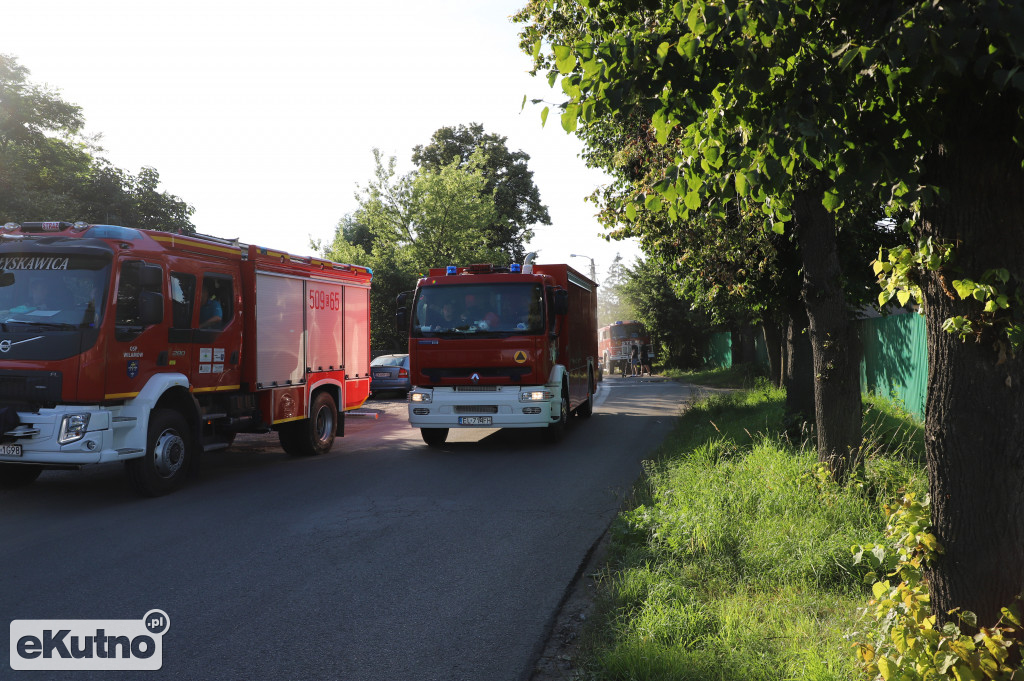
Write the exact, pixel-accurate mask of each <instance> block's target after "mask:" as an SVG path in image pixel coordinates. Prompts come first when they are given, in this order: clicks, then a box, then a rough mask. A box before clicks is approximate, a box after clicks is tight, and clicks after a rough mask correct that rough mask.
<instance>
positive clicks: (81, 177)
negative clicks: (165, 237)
mask: <svg viewBox="0 0 1024 681" xmlns="http://www.w3.org/2000/svg"><path fill="white" fill-rule="evenodd" d="M84 125H85V118H84V116H83V113H82V110H81V108H80V107H78V106H76V105H74V104H70V103H68V102H65V101H64V100H63V99H61V97H60V94H59V93H58V92H55V91H52V90H50V89H47V88H45V87H43V86H40V85H37V84H34V83H32V82H30V81H29V70H28V69H27V68H25V67H24V66H21V65H20V64H18V63H17V61H16V60H15V59H14V57H11V56H6V55H0V222H8V221H14V222H23V221H29V220H70V221H78V220H82V221H85V222H94V223H118V224H122V225H125V226H129V227H139V228H144V229H158V230H164V231H183V232H194V231H195V226H194V225H193V224H192V222H191V217H192V213H193V208H192V207H191V206H190V205H188V204H187V203H185V202H184V201H183V200H181V199H180V198H178V197H177V196H174V195H172V194H169V193H167V192H163V191H160V189H159V185H160V175H159V173H158V172H157V170H156V169H155V168H151V167H144V168H142V169H141V170H140V172H139V173H138V175H132V174H131V173H129V172H127V171H125V170H122V169H120V168H117V167H115V166H114V165H112V164H111V163H110V162H109V161H108V160H106V159H104V158H103V157H102V156H100V154H101V153H102V151H103V149H102V148H101V147H100V146H99V145H98V138H85V137H83V136H82V135H81V132H82V129H83V127H84Z"/></svg>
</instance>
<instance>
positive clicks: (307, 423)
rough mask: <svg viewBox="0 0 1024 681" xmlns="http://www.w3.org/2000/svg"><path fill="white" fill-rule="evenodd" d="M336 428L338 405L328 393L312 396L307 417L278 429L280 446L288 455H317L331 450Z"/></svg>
mask: <svg viewBox="0 0 1024 681" xmlns="http://www.w3.org/2000/svg"><path fill="white" fill-rule="evenodd" d="M337 430H338V407H337V406H336V405H335V404H334V398H333V397H331V395H330V393H327V392H320V393H317V395H316V397H314V398H313V406H312V407H310V410H309V418H308V419H304V420H301V421H293V422H292V423H286V424H285V425H283V426H282V427H281V430H280V431H278V434H277V435H278V439H280V440H281V448H282V449H284V451H285V453H286V454H288V456H296V457H298V456H317V455H318V454H324V453H326V452H329V451H331V447H332V446H333V445H334V434H335V433H336V432H337Z"/></svg>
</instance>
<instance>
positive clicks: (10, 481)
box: [0, 463, 43, 489]
mask: <svg viewBox="0 0 1024 681" xmlns="http://www.w3.org/2000/svg"><path fill="white" fill-rule="evenodd" d="M42 472H43V469H42V467H41V466H30V465H28V464H23V463H21V464H18V463H0V489H14V488H15V487H24V486H25V485H31V484H32V483H33V482H35V480H36V478H38V477H39V474H40V473H42Z"/></svg>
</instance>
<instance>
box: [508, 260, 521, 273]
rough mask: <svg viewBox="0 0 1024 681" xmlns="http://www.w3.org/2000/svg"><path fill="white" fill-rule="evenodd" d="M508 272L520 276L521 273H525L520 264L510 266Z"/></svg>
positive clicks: (515, 263)
mask: <svg viewBox="0 0 1024 681" xmlns="http://www.w3.org/2000/svg"><path fill="white" fill-rule="evenodd" d="M508 271H509V272H511V273H513V274H518V273H519V272H522V271H523V268H522V267H521V266H520V265H519V263H517V262H514V263H512V264H511V265H509V266H508Z"/></svg>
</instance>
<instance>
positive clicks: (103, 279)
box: [0, 254, 110, 329]
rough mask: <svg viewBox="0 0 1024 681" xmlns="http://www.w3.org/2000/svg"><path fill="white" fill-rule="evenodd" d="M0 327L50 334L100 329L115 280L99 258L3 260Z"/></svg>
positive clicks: (1, 257)
mask: <svg viewBox="0 0 1024 681" xmlns="http://www.w3.org/2000/svg"><path fill="white" fill-rule="evenodd" d="M0 267H2V270H0V322H2V323H3V325H4V327H9V326H11V325H33V326H41V327H47V328H51V329H53V328H58V329H60V328H69V329H74V328H80V327H94V326H99V324H100V322H101V320H102V318H103V311H104V309H103V308H104V302H105V301H106V297H107V286H108V282H109V280H110V263H109V261H107V260H105V259H102V258H96V257H74V256H53V257H49V256H46V257H44V256H38V255H32V256H20V255H17V254H3V255H0Z"/></svg>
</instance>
